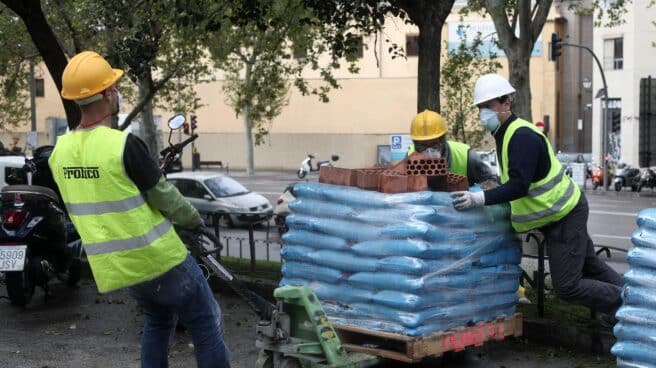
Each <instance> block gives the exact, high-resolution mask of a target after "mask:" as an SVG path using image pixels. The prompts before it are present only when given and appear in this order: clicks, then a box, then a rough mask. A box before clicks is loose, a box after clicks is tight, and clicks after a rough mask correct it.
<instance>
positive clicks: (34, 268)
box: [0, 146, 83, 306]
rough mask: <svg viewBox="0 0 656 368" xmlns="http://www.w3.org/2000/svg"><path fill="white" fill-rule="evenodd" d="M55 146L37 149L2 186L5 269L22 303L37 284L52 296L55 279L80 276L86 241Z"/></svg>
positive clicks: (14, 297)
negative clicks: (64, 190) (55, 161)
mask: <svg viewBox="0 0 656 368" xmlns="http://www.w3.org/2000/svg"><path fill="white" fill-rule="evenodd" d="M52 149H53V147H52V146H43V147H39V148H37V149H36V150H35V151H34V158H33V159H25V166H23V168H21V169H15V170H14V172H13V173H12V174H11V175H9V177H8V178H7V180H8V183H9V184H10V185H7V186H5V187H3V188H2V190H1V191H0V197H1V198H2V207H1V209H0V212H1V216H2V217H1V221H0V271H1V272H4V273H5V284H6V287H7V294H8V296H9V299H10V301H11V303H12V304H14V305H17V306H25V305H26V304H27V303H29V302H30V300H31V299H32V296H33V295H34V291H35V287H36V286H39V287H41V288H43V289H44V291H45V297H46V301H47V298H48V296H49V287H48V284H49V281H50V280H52V279H54V278H57V279H59V280H61V281H63V282H65V283H67V284H68V285H69V286H75V285H76V284H77V282H78V281H79V279H80V274H81V265H82V264H81V259H82V251H83V249H82V242H81V240H80V236H79V235H78V234H77V232H76V231H75V228H74V227H73V224H72V223H71V221H70V219H69V218H68V215H67V213H66V212H65V208H64V206H63V204H62V202H61V200H60V198H61V196H60V195H59V191H58V188H57V185H56V184H55V181H54V179H53V178H52V173H51V172H50V168H49V167H48V158H49V157H50V154H51V153H52Z"/></svg>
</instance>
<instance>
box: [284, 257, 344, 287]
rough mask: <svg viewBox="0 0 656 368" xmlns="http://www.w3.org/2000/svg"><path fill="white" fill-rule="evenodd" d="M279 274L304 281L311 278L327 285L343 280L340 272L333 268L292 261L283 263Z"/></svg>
mask: <svg viewBox="0 0 656 368" xmlns="http://www.w3.org/2000/svg"><path fill="white" fill-rule="evenodd" d="M280 272H281V273H282V275H283V276H284V277H287V278H291V279H306V278H307V277H308V276H311V277H312V279H314V280H320V281H324V282H329V283H331V282H332V283H336V282H339V281H341V280H342V279H344V278H345V277H344V274H343V273H342V272H341V271H339V270H336V269H334V268H330V267H322V266H317V265H312V264H308V263H299V262H292V261H285V262H284V263H283V264H282V268H281V270H280Z"/></svg>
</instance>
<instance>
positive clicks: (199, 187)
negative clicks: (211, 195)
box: [185, 180, 208, 198]
mask: <svg viewBox="0 0 656 368" xmlns="http://www.w3.org/2000/svg"><path fill="white" fill-rule="evenodd" d="M185 181H186V182H187V183H186V186H187V188H186V189H187V192H188V193H189V194H188V195H187V196H188V197H192V198H203V197H204V196H205V194H208V193H207V190H206V189H205V187H203V184H201V183H199V182H197V181H195V180H185Z"/></svg>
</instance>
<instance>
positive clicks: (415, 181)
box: [408, 175, 428, 192]
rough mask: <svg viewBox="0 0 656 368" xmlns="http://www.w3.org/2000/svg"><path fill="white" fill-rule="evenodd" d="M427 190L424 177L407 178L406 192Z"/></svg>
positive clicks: (426, 181) (426, 182)
mask: <svg viewBox="0 0 656 368" xmlns="http://www.w3.org/2000/svg"><path fill="white" fill-rule="evenodd" d="M424 190H428V178H427V177H426V176H425V175H410V176H408V192H422V191H424Z"/></svg>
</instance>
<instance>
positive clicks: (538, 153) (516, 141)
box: [485, 114, 551, 205]
mask: <svg viewBox="0 0 656 368" xmlns="http://www.w3.org/2000/svg"><path fill="white" fill-rule="evenodd" d="M516 120H517V117H516V116H515V115H514V114H513V115H512V116H511V117H510V118H509V119H508V121H507V122H506V123H504V124H503V125H502V126H501V127H500V128H499V130H498V131H497V132H496V134H495V135H494V140H495V142H496V146H497V157H498V160H499V165H501V166H500V167H504V165H508V166H507V167H508V177H509V180H508V182H506V183H505V184H502V185H500V186H498V187H496V188H494V189H489V190H486V191H485V204H486V205H492V204H498V203H506V202H510V201H513V200H515V199H518V198H521V197H524V196H526V195H527V194H528V188H529V186H530V185H531V183H533V182H537V181H539V180H541V179H543V178H544V177H546V176H547V173H548V172H549V170H550V169H551V162H550V159H549V152H548V149H547V143H546V142H545V140H544V138H542V137H541V136H539V135H538V134H536V133H535V132H534V131H532V130H531V129H529V128H519V129H517V130H516V131H515V134H513V136H512V138H511V139H510V142H509V143H508V162H507V163H506V162H502V159H503V158H502V152H503V136H504V135H505V133H506V130H508V127H509V126H510V125H511V124H513V123H515V121H516Z"/></svg>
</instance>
